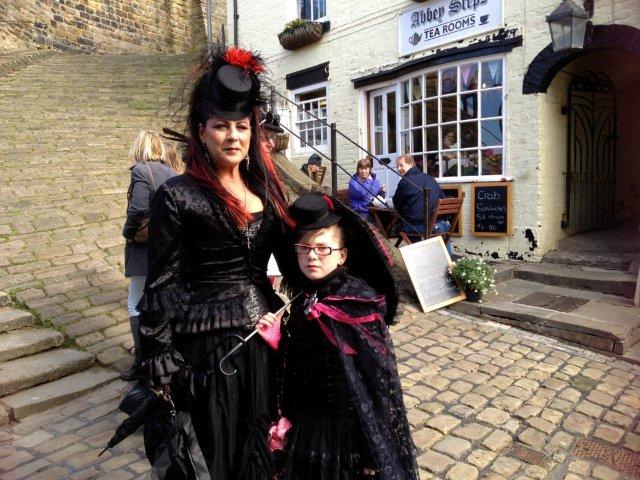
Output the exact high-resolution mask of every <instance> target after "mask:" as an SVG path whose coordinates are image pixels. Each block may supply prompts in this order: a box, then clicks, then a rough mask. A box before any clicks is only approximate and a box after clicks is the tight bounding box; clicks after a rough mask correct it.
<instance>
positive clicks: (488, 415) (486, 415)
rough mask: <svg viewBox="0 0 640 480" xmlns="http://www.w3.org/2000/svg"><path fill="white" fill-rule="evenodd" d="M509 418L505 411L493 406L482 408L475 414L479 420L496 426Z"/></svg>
mask: <svg viewBox="0 0 640 480" xmlns="http://www.w3.org/2000/svg"><path fill="white" fill-rule="evenodd" d="M509 418H510V415H509V414H508V413H507V412H505V411H503V410H500V409H497V408H494V407H489V408H486V409H484V410H483V411H482V412H480V413H479V414H478V416H477V419H478V420H479V421H481V422H484V423H487V424H489V425H493V426H496V427H499V426H500V425H502V424H503V423H504V422H506V421H507V420H509Z"/></svg>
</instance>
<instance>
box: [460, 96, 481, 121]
mask: <svg viewBox="0 0 640 480" xmlns="http://www.w3.org/2000/svg"><path fill="white" fill-rule="evenodd" d="M477 116H478V94H477V93H467V94H464V95H460V120H470V119H472V118H476V117H477Z"/></svg>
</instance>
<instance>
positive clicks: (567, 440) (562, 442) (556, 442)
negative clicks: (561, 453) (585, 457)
mask: <svg viewBox="0 0 640 480" xmlns="http://www.w3.org/2000/svg"><path fill="white" fill-rule="evenodd" d="M572 444H573V437H572V436H571V435H569V434H568V433H566V432H562V431H561V432H556V433H555V434H554V435H553V436H552V437H551V440H549V442H548V443H547V445H546V447H545V449H546V450H548V451H549V452H551V453H555V452H556V451H558V450H568V449H569V448H570V447H571V445H572Z"/></svg>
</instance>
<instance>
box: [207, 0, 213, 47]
mask: <svg viewBox="0 0 640 480" xmlns="http://www.w3.org/2000/svg"><path fill="white" fill-rule="evenodd" d="M212 3H213V2H212V0H207V42H208V43H209V46H211V44H212V43H213V27H212V26H211V16H212V15H211V8H212Z"/></svg>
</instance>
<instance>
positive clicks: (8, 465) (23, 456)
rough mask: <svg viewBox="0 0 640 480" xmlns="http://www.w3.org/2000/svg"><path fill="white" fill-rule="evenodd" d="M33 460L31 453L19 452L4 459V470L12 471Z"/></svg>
mask: <svg viewBox="0 0 640 480" xmlns="http://www.w3.org/2000/svg"><path fill="white" fill-rule="evenodd" d="M32 458H33V455H31V454H30V453H28V452H25V451H18V452H16V453H13V454H11V455H8V456H5V457H3V458H2V468H3V469H4V470H5V471H10V470H13V469H14V468H16V467H18V466H19V465H22V464H24V463H26V462H28V461H29V460H31V459H32Z"/></svg>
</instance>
